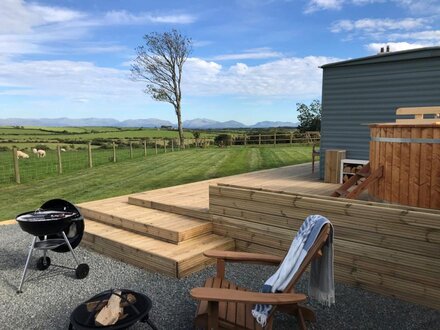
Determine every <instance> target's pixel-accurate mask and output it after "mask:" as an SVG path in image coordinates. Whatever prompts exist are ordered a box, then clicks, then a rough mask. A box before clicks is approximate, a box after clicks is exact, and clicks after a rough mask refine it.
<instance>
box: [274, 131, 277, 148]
mask: <svg viewBox="0 0 440 330" xmlns="http://www.w3.org/2000/svg"><path fill="white" fill-rule="evenodd" d="M276 145H277V133H276V132H275V133H273V146H274V147H275V146H276Z"/></svg>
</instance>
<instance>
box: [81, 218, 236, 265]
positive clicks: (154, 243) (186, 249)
mask: <svg viewBox="0 0 440 330" xmlns="http://www.w3.org/2000/svg"><path fill="white" fill-rule="evenodd" d="M85 223H86V229H85V230H86V233H88V234H91V235H94V236H98V237H102V238H105V239H107V240H110V241H113V242H117V243H119V244H122V245H126V246H129V247H132V248H135V249H137V250H139V251H143V252H145V253H149V254H153V255H156V256H159V257H162V258H165V259H169V260H173V261H175V262H182V261H184V260H186V259H189V258H192V257H194V256H197V255H199V254H200V253H203V252H204V251H206V250H210V249H214V248H216V247H219V246H221V245H225V244H228V243H230V242H233V240H232V239H230V238H226V237H223V236H219V235H215V234H207V235H203V236H198V237H195V238H192V239H189V240H186V241H183V242H181V243H180V244H179V245H176V244H173V243H168V242H164V241H161V240H159V239H155V238H151V237H147V236H144V235H141V234H137V233H134V232H131V231H128V230H124V229H121V228H116V227H113V226H110V225H106V224H103V223H100V222H97V221H93V220H88V219H86V220H85Z"/></svg>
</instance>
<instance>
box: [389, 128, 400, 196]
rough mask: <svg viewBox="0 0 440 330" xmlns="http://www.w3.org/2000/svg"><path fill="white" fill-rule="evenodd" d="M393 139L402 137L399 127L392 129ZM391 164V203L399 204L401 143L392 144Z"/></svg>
mask: <svg viewBox="0 0 440 330" xmlns="http://www.w3.org/2000/svg"><path fill="white" fill-rule="evenodd" d="M392 130H393V132H392V133H393V138H395V139H398V138H401V137H402V129H401V128H400V127H394V128H393V129H392ZM392 145H393V162H392V165H391V184H392V189H391V202H392V203H398V202H399V194H400V166H401V159H400V157H401V152H400V151H401V143H400V142H393V144H392Z"/></svg>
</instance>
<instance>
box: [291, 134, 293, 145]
mask: <svg viewBox="0 0 440 330" xmlns="http://www.w3.org/2000/svg"><path fill="white" fill-rule="evenodd" d="M292 140H293V132H290V145H292Z"/></svg>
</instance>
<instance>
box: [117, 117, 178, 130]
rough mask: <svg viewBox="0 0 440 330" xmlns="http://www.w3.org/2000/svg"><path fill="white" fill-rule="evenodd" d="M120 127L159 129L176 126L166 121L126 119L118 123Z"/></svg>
mask: <svg viewBox="0 0 440 330" xmlns="http://www.w3.org/2000/svg"><path fill="white" fill-rule="evenodd" d="M117 126H120V127H148V128H154V127H161V126H177V125H174V124H173V123H172V122H170V121H168V120H162V119H156V118H148V119H128V120H124V121H122V122H120V123H119V125H117Z"/></svg>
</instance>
